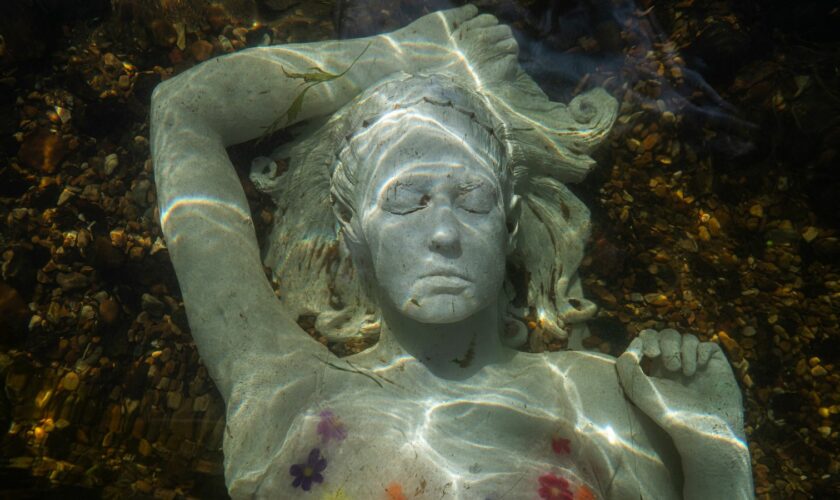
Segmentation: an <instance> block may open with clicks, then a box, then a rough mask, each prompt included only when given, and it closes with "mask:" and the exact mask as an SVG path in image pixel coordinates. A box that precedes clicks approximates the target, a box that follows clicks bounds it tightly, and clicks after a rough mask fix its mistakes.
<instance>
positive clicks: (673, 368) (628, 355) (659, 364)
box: [616, 329, 743, 450]
mask: <svg viewBox="0 0 840 500" xmlns="http://www.w3.org/2000/svg"><path fill="white" fill-rule="evenodd" d="M643 358H649V359H650V360H651V361H652V366H651V367H650V368H651V369H650V374H649V375H648V374H646V373H645V372H644V371H643V369H642V364H641V362H642V360H643ZM616 368H617V370H618V377H619V380H620V381H621V385H622V387H623V388H624V392H625V394H627V397H628V398H629V399H630V400H631V401H632V402H633V403H635V404H636V406H638V407H639V409H641V410H642V411H643V412H644V413H645V414H647V415H648V416H649V417H650V418H651V419H653V420H654V421H655V422H656V423H657V424H659V426H661V427H662V428H663V429H664V430H665V431H666V432H668V434H669V435H670V436H671V438H672V439H673V440H674V444H675V445H676V446H677V448H678V449H682V450H688V449H690V448H691V447H693V446H704V447H708V446H715V442H716V441H718V440H725V441H728V442H733V441H740V440H742V439H743V407H742V405H741V391H740V389H739V388H738V384H737V383H736V381H735V376H734V375H733V373H732V368H731V367H730V365H729V362H728V361H727V359H726V356H724V354H723V351H721V349H720V347H719V346H718V345H717V344H714V343H711V342H700V341H699V340H698V339H697V337H695V336H694V335H688V334H683V335H680V334H679V333H678V332H677V331H676V330H671V329H668V330H662V331H661V332H657V331H654V330H645V331H643V332H642V333H641V334H640V335H639V337H638V338H636V339H634V340H633V342H631V343H630V346H629V347H628V348H627V351H626V352H624V354H622V355H621V356H620V357H619V358H618V360H617V362H616Z"/></svg>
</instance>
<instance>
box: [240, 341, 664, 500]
mask: <svg viewBox="0 0 840 500" xmlns="http://www.w3.org/2000/svg"><path fill="white" fill-rule="evenodd" d="M371 361H372V360H365V359H364V358H362V359H357V360H356V363H354V364H353V365H352V367H349V369H351V370H352V369H355V368H359V367H360V366H365V365H368V366H370V367H372V369H371V370H370V371H365V373H367V374H368V375H371V376H372V377H373V378H370V377H368V376H366V375H362V374H360V373H352V372H348V371H345V370H346V369H348V365H346V364H344V363H342V362H341V361H337V362H335V363H332V364H324V365H323V366H324V369H323V370H322V371H320V372H319V374H317V375H315V376H314V377H312V378H310V379H309V380H310V381H311V382H312V384H313V385H312V387H313V389H314V391H315V392H314V393H310V394H311V397H308V398H306V399H307V400H308V401H307V402H306V403H304V406H306V405H308V406H306V407H297V406H294V407H287V406H286V405H285V404H283V403H282V402H283V401H284V400H285V401H287V402H288V400H289V399H290V398H288V397H287V398H283V397H282V396H281V395H280V394H278V392H277V388H276V387H275V392H274V393H273V394H271V395H269V394H265V395H264V397H258V396H256V395H255V396H254V399H253V400H252V401H251V402H249V405H254V409H255V411H254V412H253V413H251V417H248V418H249V419H250V420H251V422H250V423H247V424H246V423H245V422H243V421H241V418H240V421H238V422H237V419H236V418H234V419H232V420H231V422H230V423H231V424H232V425H233V428H234V431H233V433H234V436H235V434H236V433H239V432H243V430H244V429H249V430H247V432H250V433H262V434H263V441H264V445H265V447H264V448H263V451H262V452H258V453H264V455H265V456H264V457H263V458H262V459H257V460H255V461H254V463H260V461H262V462H263V463H270V464H271V465H270V466H269V467H268V469H266V470H264V471H259V470H254V471H253V476H252V481H253V482H254V483H255V484H257V483H258V484H259V486H258V488H259V489H258V490H257V495H258V496H261V497H267V498H296V497H298V496H300V497H301V498H308V497H309V496H311V495H312V492H309V493H305V492H304V491H302V490H301V489H300V487H297V488H295V487H293V486H292V482H293V480H294V479H295V476H294V475H292V474H291V473H290V467H291V466H292V465H293V464H303V465H305V464H306V462H307V457H308V456H309V454H310V453H311V451H312V449H314V448H318V450H319V454H320V456H321V457H324V458H325V459H326V461H327V466H326V468H325V469H324V470H323V472H322V475H323V478H324V482H323V483H322V484H313V486H312V489H313V491H314V492H315V494H316V496H317V497H318V498H320V495H321V494H322V493H323V492H336V491H338V490H341V491H342V492H343V493H345V494H346V495H347V498H351V499H378V498H383V499H387V498H389V496H388V494H387V493H386V489H387V488H388V487H389V486H390V487H392V491H394V490H393V488H394V486H393V485H399V487H400V489H401V490H402V492H403V493H404V494H405V495H406V498H435V499H438V498H452V499H455V498H463V499H472V498H481V499H485V498H493V499H501V498H505V499H520V498H521V499H536V498H541V497H540V495H539V489H540V487H541V478H542V484H549V485H554V486H555V487H560V488H561V489H563V484H567V486H566V489H568V491H569V492H571V493H572V494H574V495H576V496H575V497H574V498H587V496H586V495H587V492H591V493H593V494H594V497H596V498H604V497H610V498H625V497H627V498H639V496H640V495H641V497H642V498H670V497H675V496H676V493H675V491H676V489H675V488H678V486H677V485H675V484H674V482H675V480H674V479H673V478H672V477H671V476H670V474H671V472H669V471H673V469H678V468H679V462H678V461H670V459H669V458H668V457H663V456H662V455H663V454H668V451H667V446H661V445H656V444H652V442H651V441H653V442H657V440H660V439H662V438H663V437H664V433H662V431H661V430H659V429H657V428H655V427H653V425H652V424H648V423H647V422H646V420H645V419H644V417H640V415H641V414H640V413H638V412H636V411H634V410H633V409H632V407H631V406H630V404H629V403H628V402H627V401H626V400H625V399H624V396H623V393H622V391H621V388H620V387H619V385H618V381H617V377H616V376H615V373H614V367H613V364H612V360H611V359H610V358H605V357H600V356H594V355H589V354H584V353H575V352H569V353H563V354H559V355H558V354H547V355H535V354H517V356H516V357H515V358H514V359H513V360H512V361H510V362H509V363H505V364H501V365H498V366H491V367H486V368H485V369H483V370H482V371H480V372H479V373H478V374H476V375H475V376H473V377H471V378H470V379H468V380H465V381H451V380H444V379H440V378H438V377H435V376H434V375H432V374H431V373H429V372H428V370H426V368H425V367H424V366H422V365H421V364H420V363H418V362H417V361H416V360H414V359H413V358H410V357H404V358H400V360H399V361H397V362H392V363H390V364H389V365H386V364H377V363H376V361H375V360H373V361H372V362H371ZM338 367H340V368H342V369H339V368H338ZM374 379H375V380H376V381H374ZM304 383H305V382H304ZM281 392H282V390H281ZM278 396H280V397H278ZM259 406H264V407H266V408H264V409H263V410H265V411H263V410H258V409H257V407H259ZM269 407H271V409H270V408H269ZM278 412H286V413H288V414H290V415H288V416H289V417H290V418H291V427H290V428H289V430H288V433H287V435H286V436H285V439H284V436H283V435H282V432H277V433H274V432H270V431H269V429H270V427H271V425H270V423H269V422H266V423H261V422H259V421H258V419H259V418H263V419H270V418H271V416H272V415H277V414H278ZM229 414H230V412H229ZM243 414H245V413H243ZM259 415H262V417H260V416H259ZM229 418H230V417H229ZM277 431H281V429H279V428H278V429H277ZM228 439H230V436H228ZM247 448H248V447H244V448H243V449H247ZM663 450H664V451H663ZM230 451H231V447H229V446H228V443H226V453H225V455H226V461H227V467H228V481H229V483H231V484H230V486H231V487H232V493H233V494H234V495H235V494H236V491H237V490H236V488H235V487H234V484H233V483H234V482H235V480H236V477H231V476H232V475H231V472H232V471H231V470H230V469H231V466H232V465H233V467H234V468H237V466H238V464H240V463H241V462H239V460H240V459H239V458H238V457H237V456H235V455H234V454H231V453H230ZM252 453H253V452H252ZM663 462H664V464H663ZM243 474H244V475H248V474H247V473H246V472H243V471H242V470H241V469H239V471H238V472H237V473H234V474H233V476H239V475H243ZM677 475H679V473H678V472H677ZM564 482H565V483H564ZM339 498H340V497H339ZM395 498H399V497H398V496H397V497H395ZM550 498H555V497H550ZM556 498H561V497H556Z"/></svg>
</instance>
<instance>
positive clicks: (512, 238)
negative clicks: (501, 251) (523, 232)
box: [506, 195, 522, 254]
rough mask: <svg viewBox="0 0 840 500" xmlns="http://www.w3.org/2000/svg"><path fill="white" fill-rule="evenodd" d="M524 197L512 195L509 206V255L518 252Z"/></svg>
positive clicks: (507, 223)
mask: <svg viewBox="0 0 840 500" xmlns="http://www.w3.org/2000/svg"><path fill="white" fill-rule="evenodd" d="M521 202H522V197H521V196H519V195H512V196H511V197H510V204H509V205H508V206H507V211H506V212H507V221H506V225H507V230H508V246H507V249H508V254H511V253H513V251H514V250H516V239H517V236H518V235H519V217H520V215H521V214H522V203H521Z"/></svg>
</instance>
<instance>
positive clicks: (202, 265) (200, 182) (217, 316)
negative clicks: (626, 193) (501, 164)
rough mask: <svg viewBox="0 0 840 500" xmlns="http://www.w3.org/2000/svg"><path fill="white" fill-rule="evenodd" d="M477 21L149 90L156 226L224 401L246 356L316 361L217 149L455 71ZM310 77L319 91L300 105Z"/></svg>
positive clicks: (301, 49)
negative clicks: (401, 78)
mask: <svg viewBox="0 0 840 500" xmlns="http://www.w3.org/2000/svg"><path fill="white" fill-rule="evenodd" d="M476 13H477V11H476V9H475V7H473V6H466V7H462V8H459V9H453V10H449V11H443V12H439V13H435V14H433V15H429V16H426V17H424V18H422V19H420V20H418V21H417V22H415V23H413V24H411V25H409V26H407V27H405V28H403V29H402V30H399V31H397V32H394V33H392V34H388V35H380V36H375V37H370V38H364V39H357V40H346V41H327V42H319V43H308V44H297V45H285V46H272V47H261V48H254V49H249V50H245V51H242V52H238V53H234V54H230V55H227V56H222V57H218V58H216V59H213V60H211V61H209V62H207V63H206V64H201V65H199V66H197V67H195V68H193V69H191V70H190V71H188V72H186V73H184V74H181V75H179V76H177V77H175V78H173V79H171V80H169V81H166V82H164V83H162V84H161V85H159V86H158V88H157V89H156V90H155V93H154V95H153V97H152V118H151V127H152V132H151V137H152V154H153V158H154V162H155V180H156V183H157V191H158V199H159V207H160V212H161V224H162V227H163V231H164V235H165V237H166V240H167V244H168V246H169V250H170V255H171V258H172V260H173V264H174V267H175V269H176V273H177V274H178V280H179V283H180V286H181V291H182V293H183V296H184V300H185V304H186V307H187V313H188V316H189V321H190V326H191V329H192V334H193V336H194V338H195V340H196V344H197V345H198V347H199V350H200V352H201V355H202V358H203V360H204V362H205V364H206V365H207V366H208V368H209V369H210V372H211V374H212V375H213V378H214V380H216V383H217V384H218V385H219V386H220V389H221V390H222V392H223V394H225V395H227V392H228V389H229V386H230V383H231V381H232V379H234V378H236V377H238V375H236V371H237V369H236V367H237V366H242V367H248V366H249V364H250V362H251V361H253V360H252V359H251V358H252V357H253V356H260V355H263V354H264V353H268V352H278V349H279V346H280V345H282V349H283V350H284V351H289V350H290V349H297V348H300V349H306V350H315V351H319V350H320V347H319V346H318V345H316V344H315V343H314V342H312V341H310V340H309V339H308V337H306V336H305V335H299V334H300V333H301V332H300V330H299V329H298V328H297V326H296V325H295V324H294V323H292V322H290V321H288V318H286V317H285V316H284V315H283V314H282V313H280V311H279V306H278V303H277V300H276V297H275V296H274V293H273V291H272V290H271V288H270V286H269V283H268V282H267V280H266V279H265V275H264V273H263V271H262V265H261V262H260V252H259V248H258V247H257V241H256V238H255V235H254V228H253V223H252V219H251V214H250V213H249V209H248V204H247V202H246V199H245V195H244V192H243V189H242V186H241V185H240V183H239V180H238V178H237V176H236V173H235V172H234V169H233V166H232V165H231V163H230V160H229V159H228V156H227V154H226V152H225V149H224V148H225V147H226V146H228V145H231V144H236V143H239V142H243V141H246V140H250V139H254V138H256V137H260V136H262V135H263V134H265V133H266V132H267V131H269V129H271V128H272V127H276V126H277V125H280V126H289V125H293V124H294V123H296V122H299V121H302V120H306V119H309V118H313V117H318V116H324V115H329V114H330V113H332V112H334V111H335V110H337V109H338V108H340V107H341V106H343V105H344V104H345V103H346V102H348V101H349V100H350V99H352V98H353V97H355V96H356V95H357V94H359V92H361V91H363V90H364V89H366V88H367V87H368V86H370V85H371V84H372V83H374V82H376V81H377V80H379V79H381V78H383V77H385V76H387V75H389V74H391V73H394V72H398V71H402V70H413V71H416V70H421V69H423V68H433V67H437V68H440V69H442V70H447V69H448V70H452V71H455V70H456V69H455V67H456V66H463V63H464V60H463V57H458V56H456V55H455V53H456V50H455V48H454V46H453V45H452V44H451V43H449V40H451V35H452V34H453V33H455V32H456V31H457V30H458V28H459V27H461V28H462V30H461V31H459V32H458V36H459V38H460V40H461V42H462V43H467V42H469V41H470V40H471V38H479V37H486V33H485V31H487V30H485V29H484V28H488V29H489V28H492V26H491V25H489V24H487V23H486V22H485V21H486V18H481V23H480V25H476V26H473V28H475V29H471V30H470V29H463V24H464V23H465V22H468V21H470V20H471V19H475V16H476ZM493 25H496V23H493ZM467 27H469V25H468V26H467ZM497 27H498V26H497ZM462 32H463V34H462ZM508 32H509V30H508ZM514 58H515V53H514ZM342 73H344V74H342ZM312 75H316V76H312ZM318 75H320V78H322V79H323V80H324V81H322V82H320V83H319V84H317V85H314V86H312V88H310V89H308V90H306V92H305V95H303V96H301V94H302V92H303V91H304V89H306V87H308V86H309V85H310V84H311V83H313V81H312V78H315V79H317V78H319V76H318ZM323 75H332V76H335V75H341V76H340V77H337V78H332V79H326V78H323ZM316 81H317V80H316ZM299 97H302V99H299V102H297V103H296V100H298V98H299Z"/></svg>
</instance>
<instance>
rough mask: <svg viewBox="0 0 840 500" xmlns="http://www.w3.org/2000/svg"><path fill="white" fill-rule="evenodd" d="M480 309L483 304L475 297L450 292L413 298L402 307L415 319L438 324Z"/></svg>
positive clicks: (465, 317) (404, 312) (457, 318)
mask: <svg viewBox="0 0 840 500" xmlns="http://www.w3.org/2000/svg"><path fill="white" fill-rule="evenodd" d="M480 309H481V305H480V304H479V303H478V302H477V301H476V300H475V299H472V298H467V297H464V296H463V295H460V294H459V295H453V294H448V293H441V294H433V295H428V296H424V297H421V298H412V299H411V300H409V301H407V302H406V303H405V304H403V306H402V307H401V308H400V310H401V312H402V313H403V314H404V315H405V316H407V317H409V318H411V319H413V320H414V321H418V322H420V323H431V324H438V325H443V324H447V323H456V322H458V321H462V320H465V319H467V318H469V317H470V316H472V315H473V314H475V313H477V312H478V311H479V310H480Z"/></svg>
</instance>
